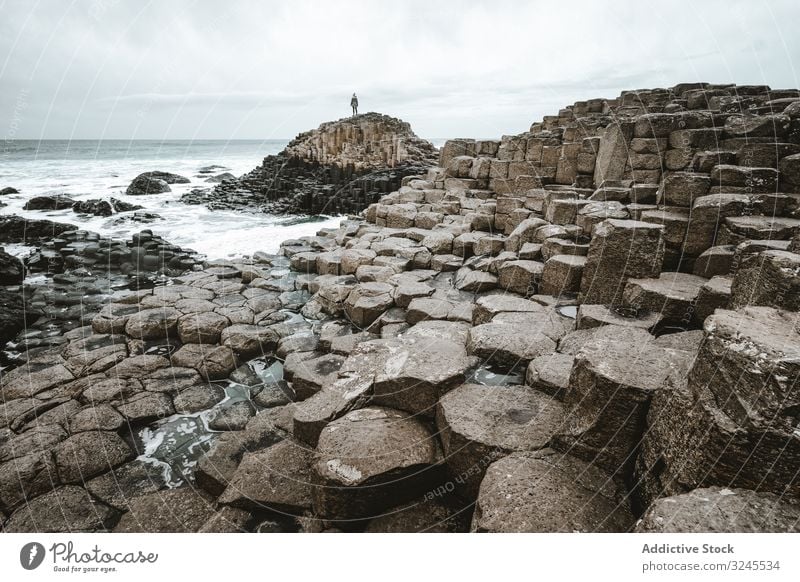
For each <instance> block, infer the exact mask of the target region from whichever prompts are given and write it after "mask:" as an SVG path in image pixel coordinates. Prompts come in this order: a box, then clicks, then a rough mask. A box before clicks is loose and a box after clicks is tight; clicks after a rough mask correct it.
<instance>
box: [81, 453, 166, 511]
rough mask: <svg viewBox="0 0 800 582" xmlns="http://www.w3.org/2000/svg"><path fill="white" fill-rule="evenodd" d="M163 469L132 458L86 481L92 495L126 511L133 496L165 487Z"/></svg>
mask: <svg viewBox="0 0 800 582" xmlns="http://www.w3.org/2000/svg"><path fill="white" fill-rule="evenodd" d="M166 486H167V485H166V482H165V481H164V470H163V468H162V467H159V466H158V465H154V464H152V463H148V462H144V461H140V460H136V459H135V460H133V461H131V462H130V463H125V464H124V465H120V466H119V467H115V468H114V469H112V470H111V471H109V472H108V473H104V474H102V475H100V476H99V477H95V478H94V479H92V480H91V481H89V482H87V483H86V489H87V490H88V491H89V493H91V494H92V495H93V496H94V497H96V498H97V499H99V500H100V501H102V502H103V503H106V504H108V505H110V506H111V507H113V508H115V509H119V510H121V511H126V510H127V509H128V502H129V501H130V500H131V499H133V498H134V497H138V496H140V495H146V494H148V493H153V492H155V491H160V490H162V489H165V488H166Z"/></svg>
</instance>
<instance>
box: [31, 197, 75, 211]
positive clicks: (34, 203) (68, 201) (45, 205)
mask: <svg viewBox="0 0 800 582" xmlns="http://www.w3.org/2000/svg"><path fill="white" fill-rule="evenodd" d="M74 203H75V201H74V200H73V199H72V198H70V197H69V196H67V195H66V194H51V195H47V196H34V197H33V198H31V199H30V200H28V201H27V202H26V203H25V206H24V207H23V209H24V210H64V209H65V208H72V205H73V204H74Z"/></svg>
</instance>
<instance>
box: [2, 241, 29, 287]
mask: <svg viewBox="0 0 800 582" xmlns="http://www.w3.org/2000/svg"><path fill="white" fill-rule="evenodd" d="M24 278H25V267H24V266H23V264H22V261H20V260H19V259H18V258H17V257H15V256H13V255H9V254H8V253H7V252H5V250H3V249H2V248H0V285H19V284H20V283H22V280H23V279H24Z"/></svg>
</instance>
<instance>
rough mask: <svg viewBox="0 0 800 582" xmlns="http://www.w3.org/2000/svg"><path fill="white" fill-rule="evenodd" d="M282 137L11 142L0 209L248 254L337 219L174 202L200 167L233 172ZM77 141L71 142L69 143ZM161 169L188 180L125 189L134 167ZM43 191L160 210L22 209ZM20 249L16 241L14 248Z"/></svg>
mask: <svg viewBox="0 0 800 582" xmlns="http://www.w3.org/2000/svg"><path fill="white" fill-rule="evenodd" d="M285 143H286V142H285V141H277V140H272V141H269V142H241V143H239V142H228V143H226V142H171V143H170V144H169V145H168V146H164V145H163V144H158V143H156V142H72V143H71V144H70V143H69V142H55V141H45V142H38V143H37V142H11V145H10V146H9V145H8V144H6V150H5V151H4V152H2V155H0V159H1V160H2V163H0V188H4V187H6V186H13V187H14V188H17V189H18V190H19V191H20V193H19V194H10V195H5V196H3V197H2V202H4V203H5V204H7V206H5V207H3V208H0V214H16V215H19V216H23V217H25V218H30V219H42V218H46V219H50V220H55V221H58V222H66V223H69V224H74V225H76V226H77V227H79V228H82V229H85V230H90V231H93V232H97V233H100V234H102V235H104V236H111V237H115V238H128V237H130V235H131V234H133V233H135V232H138V231H140V230H142V229H144V228H149V229H151V230H152V231H153V232H154V233H156V234H159V235H161V236H163V237H164V238H166V239H167V240H168V241H170V242H171V243H173V244H177V245H180V246H182V247H185V248H191V249H193V250H195V251H197V252H199V253H202V254H205V255H206V256H208V257H209V258H227V257H233V256H242V255H252V254H253V253H254V252H256V251H264V252H268V253H273V252H276V251H277V250H278V248H279V246H280V243H281V241H283V240H286V239H289V238H297V237H300V236H305V235H313V234H314V233H316V231H317V230H319V229H320V228H331V227H336V226H338V224H339V222H340V220H341V219H340V218H337V217H325V218H323V219H321V220H314V221H298V220H297V218H295V217H288V218H287V217H280V216H270V215H255V214H246V213H239V212H230V211H213V212H212V211H210V210H208V209H207V208H206V207H204V206H194V205H187V204H182V203H181V202H180V197H181V195H182V194H184V193H185V192H188V191H189V190H191V189H192V188H196V187H204V188H208V187H212V186H213V184H209V183H207V182H205V180H206V179H207V178H208V177H209V176H210V175H212V174H205V175H201V174H199V170H200V168H202V167H204V166H210V165H219V166H223V167H224V168H225V169H219V170H217V171H216V172H223V171H228V172H230V173H232V174H234V175H236V176H240V175H242V174H244V173H246V172H248V171H250V170H252V169H253V168H254V167H255V166H257V165H258V164H260V163H261V159H262V158H263V157H264V156H266V155H268V154H274V153H277V152H278V151H280V150H281V149H282V148H283V146H284V145H285ZM76 144H77V145H76ZM152 170H162V171H166V172H172V173H176V174H180V175H182V176H185V177H187V178H189V179H190V180H191V183H189V184H173V185H172V186H171V189H172V192H168V193H166V194H158V195H148V196H127V195H126V194H125V190H126V188H127V187H128V185H129V184H130V182H131V180H133V178H135V177H136V176H137V175H138V174H140V173H142V172H147V171H152ZM47 193H64V194H69V195H70V196H72V197H73V198H74V199H75V200H88V199H91V198H104V199H108V198H110V197H111V196H113V197H115V198H118V199H120V200H123V201H125V202H129V203H131V204H138V205H140V206H144V207H145V208H144V211H146V212H153V213H155V214H158V215H159V216H161V219H160V220H157V221H156V222H153V223H148V224H142V223H136V222H124V223H119V218H120V217H121V216H123V215H124V214H127V213H123V214H119V215H114V216H111V217H97V216H85V215H79V214H76V213H75V212H73V211H72V210H69V209H68V210H60V211H44V212H43V211H26V210H22V208H23V206H24V205H25V203H26V202H27V201H28V199H30V198H32V197H34V196H40V195H42V194H47ZM22 251H23V249H18V252H20V253H21V252H22Z"/></svg>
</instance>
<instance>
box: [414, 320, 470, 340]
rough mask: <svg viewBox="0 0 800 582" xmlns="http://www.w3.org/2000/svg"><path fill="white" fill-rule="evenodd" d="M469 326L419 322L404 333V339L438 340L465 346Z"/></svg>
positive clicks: (461, 322)
mask: <svg viewBox="0 0 800 582" xmlns="http://www.w3.org/2000/svg"><path fill="white" fill-rule="evenodd" d="M469 329H470V325H469V324H468V323H465V322H463V321H439V320H433V321H420V322H419V323H418V324H416V325H413V326H411V327H409V328H408V329H407V331H405V333H404V334H403V337H405V338H420V339H422V340H423V341H425V340H428V341H430V340H432V339H440V340H448V341H452V342H454V343H457V344H463V345H466V344H467V339H468V337H469Z"/></svg>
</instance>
